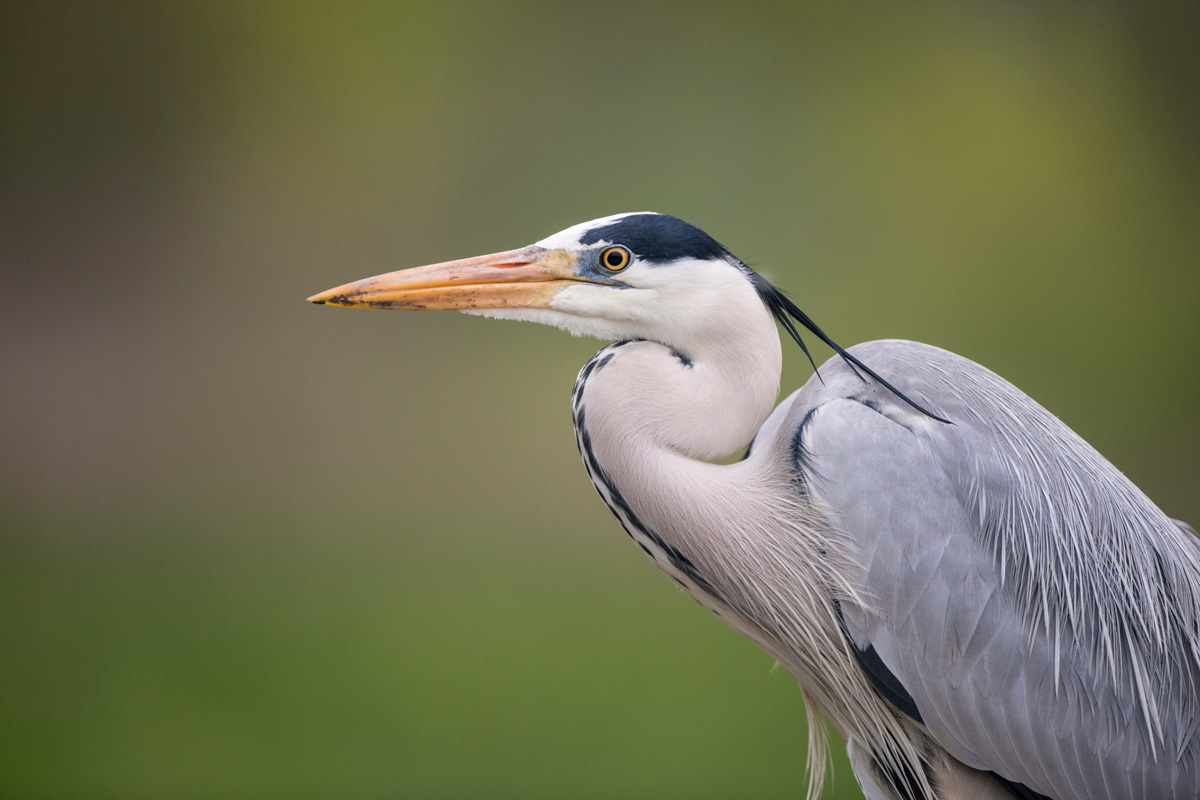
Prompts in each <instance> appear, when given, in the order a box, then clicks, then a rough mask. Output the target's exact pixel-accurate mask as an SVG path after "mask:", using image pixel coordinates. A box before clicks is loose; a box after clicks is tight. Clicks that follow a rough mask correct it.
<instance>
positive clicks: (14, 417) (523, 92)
mask: <svg viewBox="0 0 1200 800" xmlns="http://www.w3.org/2000/svg"><path fill="white" fill-rule="evenodd" d="M1193 8H1194V4H1184V3H1180V4H1178V5H1174V6H1166V5H1161V6H1160V5H1155V4H1133V3H1128V4H1119V3H1107V4H1083V3H1079V4H1063V5H1058V4H1049V5H1046V4H1040V3H1023V2H978V3H969V4H961V5H958V4H955V5H951V4H947V5H940V4H891V3H867V4H833V3H829V4H804V5H799V4H797V5H795V6H793V5H785V4H755V3H750V4H747V3H737V4H732V3H731V4H728V5H723V4H702V3H676V4H654V3H651V4H643V3H637V4H625V3H591V4H584V3H577V4H572V3H520V4H508V3H504V4H501V3H495V4H490V3H488V4H484V3H446V2H442V3H428V4H416V3H414V4H400V3H394V4H389V3H365V4H364V3H344V4H333V3H330V4H314V3H300V2H294V3H293V2H279V3H257V2H255V3H213V2H197V3H168V2H163V3H149V2H148V3H100V2H95V3H79V4H61V3H24V4H22V3H11V2H10V3H6V4H4V5H3V7H2V8H0V274H2V277H3V283H2V284H0V287H2V288H0V292H2V295H0V297H2V298H3V300H2V306H3V308H2V310H0V796H3V797H15V798H22V797H122V798H141V797H146V798H149V797H155V798H162V797H196V798H207V797H412V798H439V797H445V798H459V797H463V798H476V797H478V798H491V797H514V798H537V797H546V798H550V797H579V798H589V797H594V798H610V797H629V798H638V797H642V798H671V797H679V798H683V797H687V798H726V797H745V798H757V797H764V798H765V797H800V796H802V793H803V788H804V783H805V776H804V748H805V724H804V717H803V709H802V703H801V698H800V693H799V691H798V689H797V688H796V685H795V682H794V680H793V679H792V678H791V677H790V676H788V675H787V674H786V672H785V671H783V670H773V669H772V661H771V659H769V658H768V657H767V656H766V655H764V654H762V653H761V652H759V651H758V650H756V649H755V648H754V647H752V646H751V645H749V644H748V643H746V642H744V641H742V640H741V639H740V638H739V637H737V636H736V635H735V634H733V633H732V632H731V631H729V630H727V629H726V628H724V627H723V626H722V624H721V623H720V622H719V621H718V620H716V619H713V618H711V615H708V614H705V613H703V612H702V610H701V609H700V608H699V607H697V606H696V605H695V604H694V603H692V602H691V601H690V600H688V599H687V598H686V597H685V596H683V595H682V594H681V593H680V592H679V591H678V590H677V589H676V588H675V587H674V585H673V584H671V582H670V581H667V580H665V579H663V578H662V576H660V575H659V574H658V573H657V572H656V571H655V569H654V568H653V566H652V565H651V564H650V563H649V562H648V561H647V560H646V559H645V558H644V557H643V556H642V555H641V553H640V551H639V550H638V549H637V548H636V547H633V546H632V545H631V544H630V543H629V541H628V539H627V538H626V537H625V536H624V534H622V533H621V531H620V529H619V527H618V526H617V524H616V523H615V522H614V521H613V520H612V519H611V518H610V517H609V514H608V512H607V510H606V509H605V508H604V507H603V505H602V504H601V503H600V502H599V500H598V499H597V498H596V497H595V495H594V492H593V490H592V487H591V485H590V484H589V482H588V480H587V477H586V474H585V473H584V470H583V469H582V468H581V466H580V465H579V464H578V461H577V459H578V456H577V454H576V452H575V446H574V443H573V437H572V433H571V424H570V414H569V393H570V388H571V384H572V381H573V379H574V376H575V372H576V370H577V369H578V368H579V366H580V365H582V364H583V362H584V361H585V359H586V358H587V357H588V356H589V355H590V353H591V352H592V351H593V350H594V349H595V348H596V347H598V346H599V343H598V342H594V341H586V340H578V339H571V338H570V337H568V336H566V335H565V334H563V333H562V332H560V331H556V330H552V329H548V328H539V327H535V326H530V325H519V324H514V323H501V322H494V321H489V320H482V319H477V318H470V317H464V316H462V315H457V314H452V313H433V312H430V313H412V314H399V313H380V312H366V311H347V310H343V309H333V308H319V307H314V306H310V305H308V304H306V303H305V302H304V298H305V297H307V296H308V295H310V294H313V293H314V292H317V291H320V290H322V289H325V288H328V287H331V286H333V285H336V284H340V283H343V282H345V281H348V280H352V279H356V278H360V277H364V276H367V275H371V274H375V273H377V272H382V271H387V270H392V269H397V268H400V267H404V266H413V265H417V264H422V263H427V262H432V261H440V260H446V259H450V258H458V257H465V256H470V255H475V254H478V253H485V252H492V251H496V250H503V249H509V248H513V247H519V246H523V245H525V244H528V243H530V242H533V241H535V240H537V239H540V238H542V237H543V236H545V235H548V234H549V233H552V232H554V231H556V230H559V229H561V228H564V227H566V226H568V225H571V224H574V223H576V222H579V221H582V220H586V219H591V218H593V217H598V216H603V215H607V214H612V213H616V212H620V211H640V210H656V211H662V212H668V213H672V214H675V215H677V216H680V217H683V218H685V219H688V220H692V221H694V222H696V223H698V224H700V225H701V226H702V227H704V228H705V229H706V230H708V231H709V232H710V233H711V234H713V235H714V236H715V237H716V238H717V239H719V240H720V241H722V242H723V243H725V244H726V245H728V246H729V247H730V248H731V249H732V250H733V251H734V252H735V253H737V254H738V255H739V256H740V257H741V258H743V259H744V260H746V261H747V262H749V263H751V264H752V265H755V266H756V267H757V268H758V269H760V270H761V271H763V272H764V273H765V274H767V275H769V276H770V277H771V278H772V279H774V280H775V281H776V282H777V283H778V284H780V285H781V286H783V287H785V288H786V289H787V290H788V291H789V292H790V293H791V294H792V296H793V297H794V298H795V299H796V300H797V302H798V303H799V304H800V305H801V306H802V307H803V308H805V309H806V310H807V311H808V313H809V314H811V315H812V316H813V317H814V318H815V319H816V320H817V321H818V322H819V323H820V324H821V325H822V326H823V327H824V328H825V329H826V331H827V332H829V333H830V334H831V335H832V336H833V337H834V338H835V339H837V340H838V341H840V342H841V343H843V344H845V345H849V344H852V343H854V342H857V341H863V340H868V339H872V338H881V337H904V338H911V339H918V340H922V341H927V342H931V343H933V344H937V345H940V346H942V347H946V348H949V349H952V350H955V351H957V352H959V353H962V354H964V355H966V356H968V357H971V358H973V359H975V360H977V361H979V362H981V363H983V364H985V365H987V366H989V367H991V368H993V369H995V370H996V371H998V372H1000V373H1001V374H1003V375H1004V376H1006V377H1008V378H1009V379H1010V380H1012V381H1014V382H1015V383H1017V384H1018V385H1019V386H1021V387H1022V388H1024V389H1025V390H1026V391H1027V392H1029V393H1030V394H1032V395H1033V396H1034V397H1035V398H1037V399H1038V400H1040V401H1041V402H1043V403H1044V404H1045V405H1047V406H1048V407H1049V408H1050V409H1051V410H1053V411H1054V412H1055V413H1057V414H1059V415H1060V416H1061V417H1062V418H1063V419H1064V420H1065V421H1066V422H1067V423H1068V424H1070V425H1071V426H1072V427H1074V428H1075V429H1076V430H1077V431H1079V432H1080V433H1081V434H1083V435H1084V436H1085V437H1086V438H1088V439H1089V440H1090V441H1091V442H1092V443H1093V444H1095V445H1096V446H1097V447H1098V448H1099V449H1100V450H1101V452H1103V453H1105V454H1106V455H1107V456H1108V457H1109V458H1111V459H1112V460H1113V461H1114V463H1116V464H1117V465H1118V466H1119V467H1120V468H1121V469H1123V470H1124V471H1125V472H1126V474H1128V475H1129V476H1130V477H1132V478H1133V479H1134V480H1135V481H1136V482H1137V483H1138V484H1139V485H1140V486H1141V487H1142V488H1143V489H1144V490H1145V491H1146V492H1147V493H1148V494H1150V496H1151V497H1153V498H1154V499H1155V500H1156V501H1157V502H1158V503H1159V504H1160V505H1161V506H1162V507H1163V508H1164V509H1165V510H1166V511H1167V512H1168V513H1169V514H1172V515H1173V516H1177V517H1181V518H1185V519H1190V520H1191V521H1192V522H1200V479H1198V476H1200V424H1198V422H1197V414H1196V411H1197V399H1196V398H1197V389H1198V388H1200V380H1198V378H1197V369H1196V358H1197V356H1196V354H1197V349H1198V346H1200V309H1198V301H1200V189H1198V186H1200V150H1198V149H1197V147H1196V143H1197V141H1200V110H1198V107H1197V97H1198V96H1200V79H1198V76H1200V64H1198V61H1200V56H1197V49H1196V48H1197V44H1196V43H1197V41H1200V34H1198V32H1197V25H1196V16H1195V12H1194V11H1192V10H1191V9H1193ZM816 352H817V353H818V356H819V358H822V359H823V358H825V357H827V356H828V351H825V350H823V349H819V350H817V351H816ZM786 360H787V365H786V372H785V376H784V389H785V391H791V389H792V388H794V387H796V386H797V385H799V384H800V383H801V382H803V381H804V380H805V379H806V378H807V376H808V374H809V371H810V370H809V367H808V366H807V364H806V362H805V361H804V359H803V357H802V356H801V354H800V353H799V351H798V350H797V349H796V348H788V351H787V356H786ZM835 750H837V751H838V752H837V755H836V759H837V760H836V777H835V778H834V779H833V780H832V782H831V785H830V786H829V787H827V790H826V797H856V796H859V795H858V794H857V791H858V790H857V787H856V786H855V783H854V779H853V777H852V775H851V774H850V772H849V771H848V768H847V767H846V764H845V758H844V754H843V753H842V752H841V748H840V746H837V747H835Z"/></svg>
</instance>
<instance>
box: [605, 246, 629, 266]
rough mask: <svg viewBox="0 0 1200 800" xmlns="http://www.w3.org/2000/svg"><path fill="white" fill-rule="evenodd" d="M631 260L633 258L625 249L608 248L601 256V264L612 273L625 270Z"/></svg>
mask: <svg viewBox="0 0 1200 800" xmlns="http://www.w3.org/2000/svg"><path fill="white" fill-rule="evenodd" d="M631 260H633V256H632V255H630V253H629V251H628V250H626V249H625V248H624V247H606V248H605V249H604V252H603V253H601V254H600V263H601V264H603V265H604V268H605V269H608V270H611V271H612V272H620V271H621V270H623V269H625V268H626V267H628V266H629V262H630V261H631Z"/></svg>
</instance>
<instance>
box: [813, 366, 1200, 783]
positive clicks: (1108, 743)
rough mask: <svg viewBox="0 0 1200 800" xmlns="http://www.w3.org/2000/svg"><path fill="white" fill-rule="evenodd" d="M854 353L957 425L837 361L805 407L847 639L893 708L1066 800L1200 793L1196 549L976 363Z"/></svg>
mask: <svg viewBox="0 0 1200 800" xmlns="http://www.w3.org/2000/svg"><path fill="white" fill-rule="evenodd" d="M856 355H858V356H859V358H861V359H862V360H863V361H865V362H866V363H867V364H869V365H870V366H871V367H872V368H873V369H875V370H876V371H877V372H879V373H880V374H881V375H883V376H884V377H885V378H887V379H889V380H890V381H891V382H892V383H894V384H895V385H897V388H899V389H900V390H901V391H904V392H905V393H906V394H908V395H909V396H910V397H913V399H914V400H916V401H917V402H919V403H922V404H925V405H926V407H929V408H931V409H932V410H933V411H934V412H935V413H939V414H942V415H944V416H946V417H947V418H949V419H951V420H952V421H953V423H954V424H953V425H944V424H942V423H938V422H934V421H932V420H929V419H928V418H927V417H923V416H921V415H919V414H917V413H916V412H913V411H912V409H911V408H909V407H907V406H905V405H904V404H903V403H901V402H899V401H897V400H895V399H894V397H893V396H891V395H890V394H887V393H885V392H880V391H878V390H877V389H876V388H873V387H870V386H867V385H866V384H864V383H863V382H862V381H861V380H860V379H858V378H857V377H855V376H853V375H852V374H851V373H849V372H848V371H847V370H845V369H842V368H841V367H840V366H839V365H837V364H835V363H834V362H831V363H830V364H827V365H826V366H825V367H822V375H823V376H824V379H825V383H824V384H812V383H810V385H809V386H807V387H806V389H805V390H802V392H801V395H800V396H799V397H797V400H796V403H794V404H793V405H794V406H795V408H794V409H793V411H794V413H796V414H798V413H799V412H800V411H801V410H803V409H807V410H805V412H804V422H803V423H802V424H800V423H797V427H798V432H797V434H796V436H797V438H798V443H799V445H800V446H799V447H796V448H794V449H795V451H796V453H797V454H798V455H797V458H798V461H799V464H798V466H799V468H800V469H801V470H802V471H803V473H804V474H805V477H806V480H807V481H808V483H809V484H810V487H811V490H812V492H813V494H814V496H815V497H816V498H817V499H818V500H820V501H822V502H823V503H824V504H826V506H827V508H828V510H829V513H830V514H831V516H832V517H833V519H834V521H835V524H836V525H837V527H838V529H839V530H840V531H841V533H842V534H843V535H844V536H845V537H846V538H845V541H844V545H845V547H846V548H847V549H848V550H849V551H850V552H849V555H850V556H851V558H852V559H853V560H854V561H855V562H856V566H853V567H850V569H851V572H852V574H851V575H850V576H848V577H849V579H850V583H851V585H853V586H855V587H856V588H858V589H859V591H860V593H861V597H862V598H863V599H862V601H861V602H855V601H854V599H853V598H849V599H843V600H842V609H843V615H844V620H845V625H846V629H847V633H848V635H849V636H850V637H851V639H852V640H853V644H854V646H855V647H856V648H857V649H858V650H859V651H860V652H869V653H871V654H872V657H874V658H877V659H878V662H879V663H880V664H881V665H882V667H883V668H884V669H885V671H886V672H887V673H890V676H888V677H890V678H892V679H894V680H895V681H896V682H897V683H898V684H899V686H900V687H902V690H903V691H904V692H907V694H908V696H909V697H910V698H911V705H912V707H910V708H908V709H904V708H903V706H904V703H903V698H902V699H901V702H900V703H899V704H898V708H900V710H902V711H906V713H908V714H909V715H910V716H914V717H915V718H917V719H918V720H919V721H920V722H922V723H923V724H924V725H925V726H926V727H927V728H928V730H929V732H930V735H931V736H932V737H933V739H934V740H935V741H937V742H938V743H939V744H940V745H941V746H942V747H944V748H945V749H946V750H947V751H948V752H949V753H950V754H951V755H952V756H954V757H955V758H957V759H958V760H960V761H962V762H963V763H965V764H967V765H969V766H971V767H974V768H976V769H982V770H989V771H993V772H995V773H997V774H999V775H1001V776H1003V777H1004V778H1005V779H1007V780H1009V781H1013V782H1016V783H1020V784H1023V785H1024V786H1026V787H1029V788H1030V789H1033V790H1035V791H1037V792H1039V793H1042V794H1046V795H1049V796H1052V797H1055V798H1062V799H1063V800H1065V799H1066V798H1134V797H1145V798H1151V797H1193V796H1197V795H1200V769H1198V768H1197V763H1198V760H1200V754H1198V753H1197V747H1196V746H1194V744H1193V734H1194V732H1195V730H1196V727H1197V724H1198V723H1200V707H1198V704H1197V692H1198V690H1200V668H1198V664H1200V647H1198V645H1197V638H1198V635H1200V634H1198V631H1197V623H1198V621H1200V610H1198V609H1200V603H1198V599H1200V558H1197V553H1198V552H1200V551H1198V550H1197V548H1196V547H1195V546H1194V544H1193V543H1192V542H1190V541H1187V540H1186V539H1185V538H1184V537H1183V536H1182V535H1181V534H1182V532H1181V530H1180V529H1179V528H1178V527H1176V526H1175V525H1174V524H1173V522H1172V521H1171V520H1169V519H1168V518H1167V517H1165V515H1163V514H1162V512H1161V511H1159V510H1158V509H1157V508H1155V507H1154V506H1153V504H1151V503H1150V502H1149V501H1148V500H1146V499H1145V497H1144V495H1141V493H1140V492H1138V491H1137V490H1136V488H1135V487H1133V486H1132V484H1129V482H1128V481H1127V480H1126V479H1125V478H1124V477H1123V476H1121V475H1120V473H1119V472H1118V471H1117V470H1116V469H1115V468H1112V467H1111V465H1109V464H1108V462H1106V461H1104V460H1103V459H1102V458H1101V457H1100V456H1099V455H1098V454H1096V453H1095V451H1094V450H1092V449H1091V448H1090V447H1088V446H1087V445H1086V443H1084V442H1083V441H1082V440H1080V439H1079V438H1078V437H1077V436H1075V435H1074V434H1073V433H1071V431H1070V430H1069V429H1067V428H1066V426H1064V425H1062V423H1061V422H1059V421H1058V420H1057V419H1056V418H1054V417H1053V416H1052V415H1050V414H1049V413H1048V412H1045V410H1044V409H1042V408H1041V407H1040V406H1038V405H1037V404H1036V403H1034V402H1033V401H1032V400H1030V399H1029V398H1028V397H1026V396H1025V395H1023V394H1021V393H1020V392H1019V391H1018V390H1016V389H1015V388H1014V387H1012V386H1011V385H1009V384H1007V383H1006V382H1004V381H1002V380H1001V379H1000V378H998V377H997V376H995V375H993V374H992V373H990V372H988V371H987V370H985V369H983V368H982V367H979V366H978V365H976V364H974V363H972V362H970V361H967V360H965V359H961V358H959V357H957V356H953V355H952V354H949V353H945V352H944V351H940V350H937V349H936V348H929V347H926V346H918V345H914V344H911V343H897V342H880V343H871V344H870V345H868V346H861V345H860V346H859V348H857V349H856ZM877 685H878V684H877ZM886 696H887V693H886V692H885V697H886ZM895 702H896V701H895V700H893V703H895ZM914 710H915V714H914Z"/></svg>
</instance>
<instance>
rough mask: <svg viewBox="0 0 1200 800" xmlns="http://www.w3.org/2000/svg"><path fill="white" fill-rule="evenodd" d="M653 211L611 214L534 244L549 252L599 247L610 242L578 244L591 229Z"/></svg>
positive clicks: (573, 226)
mask: <svg viewBox="0 0 1200 800" xmlns="http://www.w3.org/2000/svg"><path fill="white" fill-rule="evenodd" d="M653 213H655V212H653V211H626V212H625V213H624V214H613V215H612V216H611V217H600V218H599V219H593V220H589V221H587V222H581V223H579V224H578V225H572V226H571V227H569V228H567V229H566V230H561V231H559V232H558V233H555V234H551V235H550V236H547V237H546V238H545V239H542V240H541V241H540V242H534V245H535V246H536V247H545V248H547V249H549V250H555V249H560V248H561V249H564V250H582V249H583V248H587V247H600V246H601V245H605V244H612V242H605V241H599V242H595V243H593V244H587V245H585V244H580V239H582V238H583V237H584V235H585V234H586V233H587V232H588V231H590V230H591V229H592V228H603V227H605V226H607V225H612V224H613V223H614V222H616V221H617V220H621V219H624V218H625V217H632V216H635V215H637V214H653Z"/></svg>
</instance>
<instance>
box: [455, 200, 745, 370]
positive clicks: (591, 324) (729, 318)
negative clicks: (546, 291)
mask: <svg viewBox="0 0 1200 800" xmlns="http://www.w3.org/2000/svg"><path fill="white" fill-rule="evenodd" d="M650 214H652V212H634V213H625V214H614V215H612V216H609V217H601V218H599V219H594V220H591V221H589V222H584V223H581V224H578V225H573V226H571V227H570V228H567V229H565V230H562V231H559V232H558V233H555V234H553V235H551V236H548V237H546V238H545V239H542V240H541V241H539V242H537V243H536V245H535V246H537V247H544V248H546V249H549V250H565V251H570V252H572V253H579V254H585V255H583V256H581V258H580V259H579V260H578V261H577V262H576V263H577V271H578V272H579V273H580V274H581V275H588V274H590V275H591V276H592V277H593V278H594V279H595V282H587V281H586V280H585V281H580V282H579V283H575V284H572V285H570V286H568V287H566V288H564V289H562V290H561V291H559V292H558V293H557V294H556V295H555V296H554V297H553V298H551V299H550V300H549V302H548V304H547V306H546V307H543V308H511V307H510V308H496V309H486V310H483V309H476V310H471V311H468V312H466V313H472V314H483V315H486V316H491V317H500V318H505V319H520V320H526V321H530V322H541V323H544V324H550V325H555V326H557V327H560V328H563V329H565V330H567V331H570V332H571V333H573V334H575V335H577V336H594V337H597V338H601V339H610V340H611V339H648V340H652V341H657V342H661V343H664V344H668V345H671V346H679V347H682V346H684V344H685V343H686V344H689V345H692V346H696V345H699V344H701V343H702V342H704V341H705V340H706V339H708V338H711V337H712V336H713V335H714V334H715V330H714V328H715V327H718V325H717V322H718V321H719V320H720V321H724V323H725V324H729V323H730V322H733V323H734V324H737V320H739V319H743V320H744V317H743V316H742V315H744V314H750V315H753V316H756V317H757V316H762V315H764V314H766V313H767V312H766V310H765V308H764V306H763V303H762V301H761V300H760V299H759V298H758V296H757V294H756V292H755V290H754V288H753V286H752V284H751V283H750V281H749V280H748V279H747V276H746V274H745V273H744V272H742V270H741V269H740V268H739V267H738V266H737V265H736V262H735V261H731V260H729V259H728V258H727V256H728V254H727V252H726V251H725V250H724V249H723V248H721V247H720V245H718V244H716V242H714V241H712V240H711V239H710V238H708V236H707V235H706V234H704V233H702V232H700V231H698V230H697V229H695V228H693V227H692V226H690V225H687V224H686V223H682V222H680V221H679V220H676V219H674V218H673V217H668V216H665V215H653V216H655V217H659V218H660V219H661V221H662V222H663V227H664V228H665V229H667V231H668V233H667V235H666V236H665V237H664V238H658V237H656V236H655V235H654V234H653V233H651V234H650V235H647V233H646V230H647V229H648V228H649V229H653V228H654V227H656V226H655V225H653V224H650V225H647V224H646V223H645V221H642V224H641V225H638V224H637V223H636V221H635V224H634V225H631V226H630V228H631V229H636V230H629V231H622V230H621V227H620V226H619V225H616V223H619V222H620V221H621V220H624V219H627V218H629V217H643V216H648V215H650ZM614 226H615V229H614V230H607V231H604V232H603V233H602V234H601V233H597V231H602V230H603V229H606V228H614ZM625 233H628V234H629V238H628V240H624V241H623V240H622V235H623V234H625ZM672 235H674V236H675V240H676V241H683V242H684V246H682V247H681V248H680V250H679V252H680V253H683V252H691V253H694V255H682V254H681V255H678V256H675V255H673V254H671V251H672V250H673V249H674V248H670V247H669V245H670V244H671V240H670V237H671V236H672ZM689 237H691V238H689ZM664 243H665V244H664ZM613 246H621V247H624V248H625V249H626V250H628V251H629V252H630V253H631V254H632V258H631V259H630V261H629V263H628V265H627V266H625V267H624V268H622V269H619V270H609V269H606V268H605V266H604V265H603V264H602V263H601V260H602V259H603V255H604V251H605V250H606V249H607V248H610V247H613ZM639 249H641V250H643V251H644V252H647V253H652V254H654V255H652V256H650V258H649V259H643V258H639V256H638V252H637V251H638V250H639ZM663 250H667V254H666V255H664V254H663Z"/></svg>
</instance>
